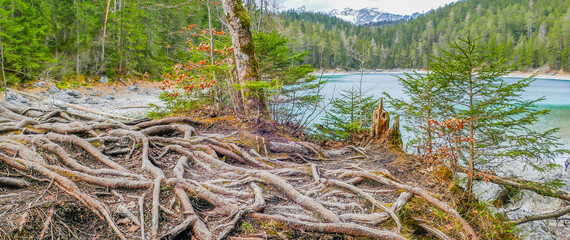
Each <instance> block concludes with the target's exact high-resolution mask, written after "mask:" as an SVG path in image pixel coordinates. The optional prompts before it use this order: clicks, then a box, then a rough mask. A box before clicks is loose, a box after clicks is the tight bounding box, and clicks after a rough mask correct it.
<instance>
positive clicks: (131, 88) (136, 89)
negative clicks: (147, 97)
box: [127, 83, 139, 92]
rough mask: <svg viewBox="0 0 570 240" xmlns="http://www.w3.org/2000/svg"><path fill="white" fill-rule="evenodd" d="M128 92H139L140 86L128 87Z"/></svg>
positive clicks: (136, 84)
mask: <svg viewBox="0 0 570 240" xmlns="http://www.w3.org/2000/svg"><path fill="white" fill-rule="evenodd" d="M127 90H129V91H131V92H138V91H139V84H138V83H135V84H133V86H132V87H127Z"/></svg>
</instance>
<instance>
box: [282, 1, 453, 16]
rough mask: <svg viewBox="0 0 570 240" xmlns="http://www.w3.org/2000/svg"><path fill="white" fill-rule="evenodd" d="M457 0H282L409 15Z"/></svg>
mask: <svg viewBox="0 0 570 240" xmlns="http://www.w3.org/2000/svg"><path fill="white" fill-rule="evenodd" d="M456 1H457V0H332V1H330V0H283V3H282V7H283V8H284V9H289V8H299V7H302V6H303V5H304V6H306V7H307V8H308V9H310V10H313V11H321V12H328V11H330V10H332V9H344V8H346V7H348V8H352V9H361V8H366V7H370V8H372V7H375V8H378V10H380V11H384V12H389V13H396V14H403V15H409V14H412V13H415V12H419V13H422V12H427V11H429V10H431V9H436V8H438V7H441V6H444V5H445V4H447V3H452V2H456Z"/></svg>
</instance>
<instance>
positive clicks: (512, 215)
mask: <svg viewBox="0 0 570 240" xmlns="http://www.w3.org/2000/svg"><path fill="white" fill-rule="evenodd" d="M533 214H536V213H534V212H533V211H531V210H530V209H528V208H527V207H526V206H523V207H521V208H519V209H517V210H516V211H513V212H509V213H507V214H506V215H507V217H508V218H509V219H519V218H522V217H524V216H528V215H533ZM517 228H519V230H520V231H517V232H516V234H517V236H518V237H520V238H521V239H524V240H535V239H541V240H556V239H557V238H556V236H555V235H554V233H552V232H551V231H550V228H549V227H548V224H547V222H546V221H544V220H541V221H532V222H527V223H524V224H520V225H518V226H517Z"/></svg>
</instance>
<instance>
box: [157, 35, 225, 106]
mask: <svg viewBox="0 0 570 240" xmlns="http://www.w3.org/2000/svg"><path fill="white" fill-rule="evenodd" d="M196 26H197V25H196V24H189V25H188V26H187V27H183V31H182V32H183V33H187V34H188V35H189V36H191V37H190V38H189V39H188V41H186V45H187V46H188V49H187V53H188V60H187V61H181V62H180V63H178V64H176V65H175V66H174V67H173V68H172V70H170V71H169V72H168V73H165V74H163V75H162V79H163V82H162V86H161V87H160V88H161V89H162V90H166V89H170V88H176V89H179V90H183V91H184V92H185V93H186V94H191V93H192V92H193V91H195V90H198V89H201V90H204V89H206V88H210V87H213V86H215V85H217V84H218V82H219V81H218V80H216V76H215V75H216V72H218V75H221V74H220V72H221V71H222V70H220V69H221V68H223V67H224V66H227V65H228V57H230V56H231V55H232V54H233V52H234V51H233V48H232V47H231V46H227V45H225V46H221V47H216V46H212V43H215V39H213V38H217V37H224V36H226V32H225V31H223V30H222V31H218V30H216V29H215V28H212V29H203V30H199V31H197V30H196ZM210 37H212V39H210ZM195 39H199V40H201V41H200V42H199V43H198V44H194V43H195V42H196V41H195ZM214 45H217V44H214ZM168 47H169V48H170V45H169V46H168ZM178 95H179V93H178V92H177V91H173V92H172V93H170V96H171V97H178Z"/></svg>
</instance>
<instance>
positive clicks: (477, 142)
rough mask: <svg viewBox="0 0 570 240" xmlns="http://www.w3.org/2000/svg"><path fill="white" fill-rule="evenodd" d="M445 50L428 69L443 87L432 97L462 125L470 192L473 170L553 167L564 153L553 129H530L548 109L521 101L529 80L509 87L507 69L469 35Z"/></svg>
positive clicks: (462, 153) (447, 115) (462, 155)
mask: <svg viewBox="0 0 570 240" xmlns="http://www.w3.org/2000/svg"><path fill="white" fill-rule="evenodd" d="M450 49H451V50H450V51H445V52H444V54H443V56H442V57H439V58H435V59H434V61H432V63H431V64H430V69H431V70H432V71H433V76H434V77H435V78H439V79H440V80H438V82H441V83H442V84H444V85H443V86H442V87H441V89H440V91H438V92H436V93H434V94H438V95H439V96H440V97H442V98H443V103H446V104H448V105H447V107H448V108H449V109H450V111H449V112H446V113H444V115H443V116H444V118H447V119H451V118H454V119H460V120H464V121H466V123H467V124H466V126H465V128H464V129H463V130H462V131H461V133H460V134H461V136H462V138H461V139H462V141H459V142H457V143H456V145H457V147H458V148H459V149H460V154H459V158H460V159H461V160H463V163H464V164H465V165H467V166H468V172H467V174H468V176H469V178H468V184H467V190H468V191H469V192H470V191H471V189H472V185H473V184H472V183H473V172H474V169H475V167H477V168H479V169H483V170H499V167H502V166H505V165H506V164H524V165H528V166H532V167H534V168H535V169H537V170H547V169H550V168H553V167H555V166H556V165H555V164H553V159H554V158H555V157H556V156H558V155H560V154H562V153H564V152H566V150H561V149H556V148H557V147H559V146H560V145H561V144H560V143H559V142H558V140H559V138H558V137H556V136H555V133H556V132H557V130H558V129H551V130H548V131H545V132H541V131H538V130H536V129H535V128H533V127H532V124H533V123H535V122H536V121H537V119H538V117H540V116H543V115H545V114H547V113H548V112H549V110H545V109H542V110H541V109H539V108H538V107H537V106H536V103H537V102H539V101H541V100H543V98H539V99H533V100H525V99H522V97H521V93H522V92H523V91H524V90H525V88H526V87H528V86H529V84H531V83H532V82H533V81H534V79H533V78H532V77H529V78H525V79H521V80H518V81H515V82H514V83H511V82H508V81H507V80H505V79H504V78H503V77H504V76H505V75H506V74H508V73H509V72H510V71H511V69H512V67H510V66H506V65H505V61H504V60H499V61H498V60H496V58H497V56H498V55H499V54H498V53H497V52H496V51H493V50H490V49H488V47H486V46H484V45H480V44H478V43H477V42H476V40H475V39H473V38H472V37H471V36H470V34H468V36H467V38H465V39H459V40H458V41H455V42H453V43H451V46H450Z"/></svg>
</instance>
